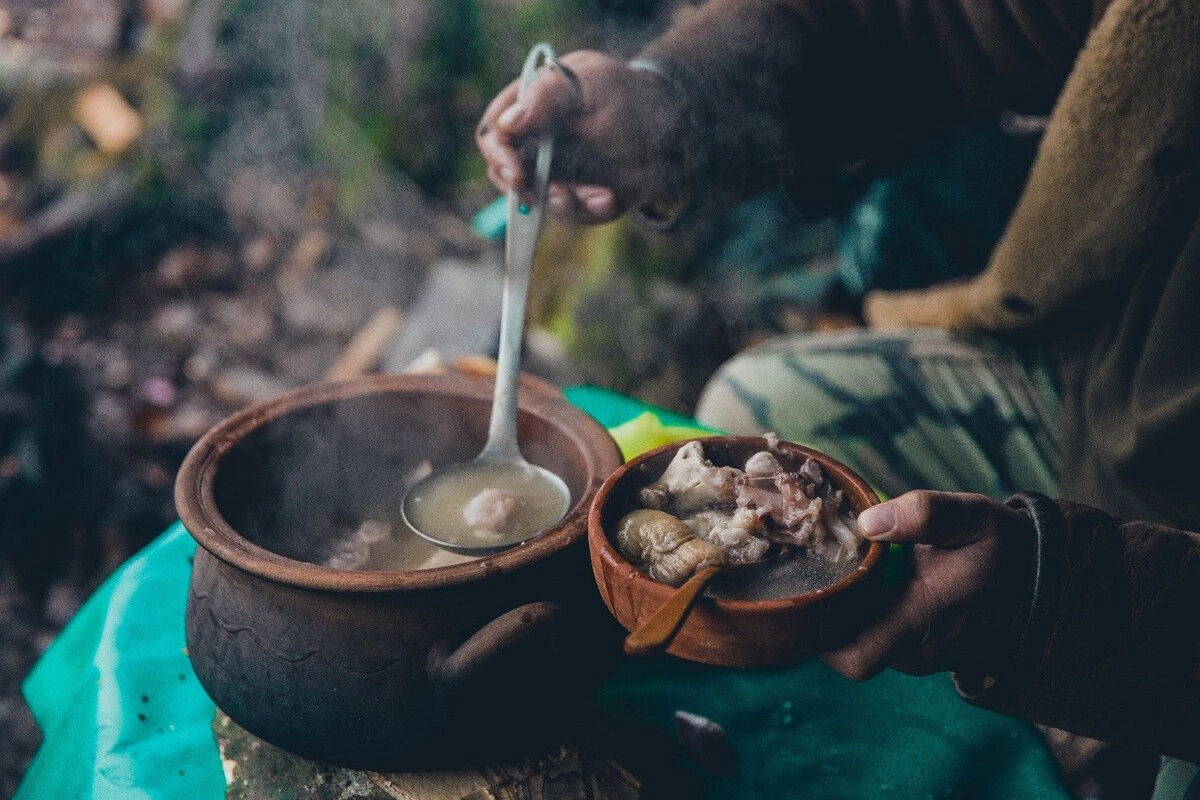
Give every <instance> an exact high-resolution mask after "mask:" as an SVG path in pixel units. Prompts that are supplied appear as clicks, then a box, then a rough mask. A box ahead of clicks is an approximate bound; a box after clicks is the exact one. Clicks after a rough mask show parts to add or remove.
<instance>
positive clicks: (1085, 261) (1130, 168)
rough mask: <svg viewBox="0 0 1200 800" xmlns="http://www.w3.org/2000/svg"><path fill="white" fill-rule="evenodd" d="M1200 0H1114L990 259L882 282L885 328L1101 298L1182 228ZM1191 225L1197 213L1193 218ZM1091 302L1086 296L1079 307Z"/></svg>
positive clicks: (875, 320) (980, 322) (879, 321)
mask: <svg viewBox="0 0 1200 800" xmlns="http://www.w3.org/2000/svg"><path fill="white" fill-rule="evenodd" d="M1198 152H1200V3H1195V2H1179V0H1116V2H1115V3H1113V5H1111V6H1110V7H1109V8H1108V10H1107V12H1106V13H1105V15H1104V17H1103V18H1102V19H1101V21H1100V23H1099V25H1098V26H1097V27H1096V29H1095V30H1094V31H1093V32H1092V34H1091V36H1090V38H1089V39H1088V41H1087V43H1086V45H1085V46H1084V49H1083V50H1082V52H1081V53H1080V55H1079V59H1078V61H1077V62H1076V65H1075V68H1074V70H1073V72H1072V73H1071V75H1070V77H1069V78H1068V80H1067V83H1066V85H1065V87H1064V89H1063V92H1062V95H1061V97H1060V99H1059V101H1058V103H1057V104H1056V106H1055V108H1054V111H1053V113H1052V115H1051V118H1050V124H1049V127H1048V129H1047V131H1046V135H1045V137H1044V139H1043V141H1042V144H1041V148H1040V150H1039V153H1038V156H1037V159H1036V161H1035V162H1034V165H1033V169H1032V172H1031V174H1030V177H1029V181H1028V184H1027V185H1026V188H1025V191H1024V194H1023V196H1022V198H1021V200H1020V202H1019V204H1018V206H1017V208H1016V210H1015V212H1014V214H1013V216H1012V218H1011V220H1010V222H1009V225H1008V228H1007V230H1006V232H1005V234H1004V236H1003V237H1002V238H1001V240H1000V242H999V244H998V245H997V246H996V248H995V250H994V252H993V255H992V258H991V261H990V264H989V266H988V268H987V269H986V270H985V271H984V272H982V273H981V274H980V275H978V276H977V277H975V278H974V279H972V280H970V281H967V282H964V283H959V284H947V285H941V286H936V287H933V288H931V289H927V290H915V291H906V292H874V293H872V294H871V295H869V296H868V298H867V302H866V305H865V309H864V313H865V315H866V318H867V321H868V323H869V324H870V325H872V326H874V327H909V326H926V327H944V328H949V329H952V330H960V331H970V330H986V331H1013V330H1019V329H1021V328H1026V327H1030V326H1033V325H1036V324H1040V323H1043V322H1047V321H1052V320H1053V319H1054V318H1055V316H1056V314H1058V312H1060V311H1062V310H1063V309H1064V308H1066V307H1068V305H1072V306H1073V307H1075V308H1080V307H1081V305H1080V304H1081V303H1082V304H1086V303H1087V302H1088V301H1089V300H1092V299H1102V298H1103V297H1104V294H1105V293H1106V292H1110V291H1112V290H1113V289H1114V287H1116V286H1118V285H1119V279H1122V278H1126V277H1128V273H1129V272H1130V271H1131V270H1133V269H1135V268H1136V265H1137V264H1138V263H1140V261H1141V260H1142V258H1141V257H1142V256H1145V255H1146V254H1147V253H1148V252H1149V251H1150V250H1151V249H1152V248H1155V247H1160V246H1176V247H1177V246H1178V243H1172V242H1164V241H1163V240H1164V238H1166V239H1169V238H1170V237H1171V236H1172V235H1173V232H1174V231H1176V230H1177V229H1182V228H1181V225H1180V224H1178V223H1179V222H1180V221H1178V220H1174V219H1173V218H1172V212H1173V209H1174V208H1175V202H1174V201H1175V199H1176V198H1177V197H1178V196H1179V193H1180V192H1182V191H1185V190H1186V188H1187V186H1188V183H1189V181H1194V180H1195V179H1196V174H1197V172H1198V171H1200V164H1197V163H1196V162H1197V156H1196V154H1197V153H1198ZM1184 222H1190V220H1187V221H1184ZM1082 307H1086V305H1084V306H1082Z"/></svg>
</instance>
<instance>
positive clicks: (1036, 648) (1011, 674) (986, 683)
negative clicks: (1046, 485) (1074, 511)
mask: <svg viewBox="0 0 1200 800" xmlns="http://www.w3.org/2000/svg"><path fill="white" fill-rule="evenodd" d="M1007 505H1008V506H1009V507H1010V508H1015V509H1017V510H1020V511H1024V512H1025V513H1027V514H1029V517H1030V519H1031V520H1032V521H1033V527H1034V531H1035V539H1034V571H1033V576H1034V577H1033V593H1032V595H1031V597H1030V602H1029V610H1028V613H1027V614H1026V617H1025V623H1024V625H1023V626H1022V627H1021V630H1020V633H1019V636H1018V639H1017V648H1016V651H1015V652H1014V654H1013V657H1012V659H1011V660H1009V661H1008V662H1007V663H1006V664H1003V665H998V669H996V670H995V672H996V674H972V673H966V672H958V673H955V674H954V676H953V677H954V684H955V688H956V689H957V690H958V692H959V694H961V695H962V696H963V698H964V699H966V700H968V701H970V702H971V703H974V704H976V705H980V706H985V707H988V708H993V709H996V710H1004V708H1005V707H1006V706H1008V705H1010V704H1011V702H1012V700H1013V699H1014V698H1015V697H1017V696H1018V695H1019V694H1020V693H1021V691H1022V690H1023V689H1024V687H1025V686H1027V685H1028V683H1029V679H1030V678H1031V677H1032V675H1033V673H1034V671H1035V669H1036V668H1037V665H1038V661H1039V658H1040V656H1041V654H1042V652H1043V651H1044V649H1045V645H1046V640H1047V638H1048V637H1049V635H1050V630H1051V627H1052V626H1053V624H1054V615H1055V612H1056V607H1057V605H1058V603H1057V597H1058V595H1059V592H1060V588H1061V586H1062V581H1063V574H1064V570H1065V555H1064V554H1065V544H1064V543H1065V536H1066V529H1065V526H1064V523H1063V517H1062V512H1061V511H1060V510H1059V507H1058V505H1057V504H1056V503H1055V502H1054V501H1053V500H1051V499H1049V498H1048V497H1045V496H1044V495H1040V494H1037V493H1035V492H1022V493H1020V494H1015V495H1013V496H1012V497H1010V498H1009V499H1008V502H1007Z"/></svg>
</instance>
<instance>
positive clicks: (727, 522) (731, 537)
mask: <svg viewBox="0 0 1200 800" xmlns="http://www.w3.org/2000/svg"><path fill="white" fill-rule="evenodd" d="M684 524H686V525H687V526H688V527H689V528H691V529H692V530H693V531H695V532H696V535H697V536H699V537H700V538H702V539H705V540H707V541H710V542H712V543H713V544H715V545H718V546H720V547H723V548H724V549H725V550H726V551H727V552H728V553H729V561H730V563H734V564H742V563H745V562H748V561H758V560H760V559H761V558H762V557H763V556H765V555H766V554H767V551H768V550H770V549H771V542H770V541H769V540H768V539H767V538H766V535H767V531H766V528H765V527H763V521H762V518H761V517H760V516H759V515H758V514H757V513H755V512H754V511H752V510H750V509H746V508H739V509H738V510H737V511H734V512H733V513H732V514H731V513H730V512H729V511H728V510H725V509H710V510H708V511H700V512H698V513H697V514H695V515H693V516H691V517H688V518H687V519H685V520H684Z"/></svg>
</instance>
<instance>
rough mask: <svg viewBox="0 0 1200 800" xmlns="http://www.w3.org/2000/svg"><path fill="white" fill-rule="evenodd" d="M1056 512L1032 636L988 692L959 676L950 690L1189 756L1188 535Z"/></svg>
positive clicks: (1199, 678)
mask: <svg viewBox="0 0 1200 800" xmlns="http://www.w3.org/2000/svg"><path fill="white" fill-rule="evenodd" d="M1057 508H1058V509H1060V510H1061V517H1060V522H1061V524H1060V523H1059V522H1058V521H1054V520H1053V519H1052V520H1050V521H1049V522H1046V521H1045V520H1043V523H1042V524H1041V528H1042V530H1041V532H1040V535H1041V550H1042V552H1041V556H1040V557H1041V561H1042V569H1043V570H1044V572H1043V577H1044V578H1045V579H1046V585H1045V586H1043V587H1041V590H1040V591H1039V596H1038V597H1037V598H1036V603H1037V604H1038V609H1037V613H1036V614H1035V621H1034V628H1035V630H1033V631H1032V636H1033V639H1032V640H1030V641H1027V642H1026V643H1025V646H1024V647H1023V648H1022V652H1021V655H1020V656H1019V657H1018V663H1015V664H1010V665H1007V666H1004V667H998V668H997V674H998V675H999V676H1000V677H999V678H998V680H997V681H996V682H995V684H994V685H988V684H989V682H987V681H985V680H984V679H983V677H982V676H980V675H973V676H964V675H959V676H958V678H959V681H960V689H962V690H963V691H964V694H966V695H967V697H968V699H969V700H971V701H972V702H975V703H977V704H979V705H983V706H985V707H989V708H993V709H994V710H997V711H1001V712H1004V713H1009V714H1014V715H1017V716H1021V717H1025V718H1027V719H1031V720H1033V721H1035V722H1040V723H1043V724H1047V725H1051V726H1054V727H1059V728H1063V729H1066V730H1070V731H1072V732H1075V733H1080V734H1083V735H1086V736H1091V737H1094V738H1098V739H1102V740H1105V741H1112V742H1118V743H1123V744H1127V745H1131V746H1135V747H1141V748H1145V749H1149V750H1153V751H1154V752H1158V753H1164V754H1167V755H1173V756H1177V757H1180V758H1184V759H1186V760H1191V761H1197V760H1200V626H1198V625H1197V624H1196V614H1197V612H1198V611H1200V534H1195V533H1188V532H1185V531H1180V530H1175V529H1171V528H1166V527H1163V526H1158V525H1152V524H1150V523H1144V522H1124V521H1122V520H1119V519H1117V518H1114V517H1112V516H1110V515H1108V514H1105V513H1104V512H1102V511H1099V510H1096V509H1092V508H1088V507H1086V506H1079V505H1075V504H1072V503H1067V502H1059V503H1057ZM1037 618H1040V619H1043V620H1045V624H1044V625H1042V626H1040V627H1039V625H1038V623H1037V621H1036V619H1037ZM985 687H986V688H985Z"/></svg>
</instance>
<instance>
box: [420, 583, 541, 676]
mask: <svg viewBox="0 0 1200 800" xmlns="http://www.w3.org/2000/svg"><path fill="white" fill-rule="evenodd" d="M563 613H564V608H563V606H562V604H561V603H556V602H553V601H544V602H540V603H526V604H525V605H523V606H517V607H516V608H514V609H512V610H511V611H506V612H505V613H503V614H501V615H500V616H498V617H496V618H495V619H494V620H492V621H491V622H489V623H488V624H486V625H484V626H483V627H482V628H480V629H479V630H477V631H476V632H475V633H474V634H472V635H471V638H469V639H467V640H466V641H465V642H463V643H462V644H461V645H459V647H458V649H457V650H455V651H454V652H452V653H450V654H449V655H448V656H446V657H445V658H443V659H441V660H440V661H438V662H437V663H434V664H431V665H430V668H429V678H430V680H431V681H433V683H435V684H437V685H438V686H441V687H443V688H446V689H453V688H455V687H456V686H461V685H462V684H464V683H466V682H467V681H469V680H470V679H471V678H472V677H473V676H475V675H476V674H477V673H478V672H479V671H480V670H482V669H484V668H486V667H487V665H488V664H489V663H491V662H492V661H493V660H494V659H495V658H496V657H497V656H499V655H501V654H502V653H504V652H505V651H507V650H509V649H511V648H513V647H515V646H516V645H518V644H520V643H521V642H523V641H525V640H526V639H528V638H530V637H531V636H533V635H534V634H536V633H537V632H539V631H541V630H543V629H545V628H547V627H548V626H551V625H553V624H555V623H556V622H557V621H558V620H560V619H561V618H562V617H563Z"/></svg>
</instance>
